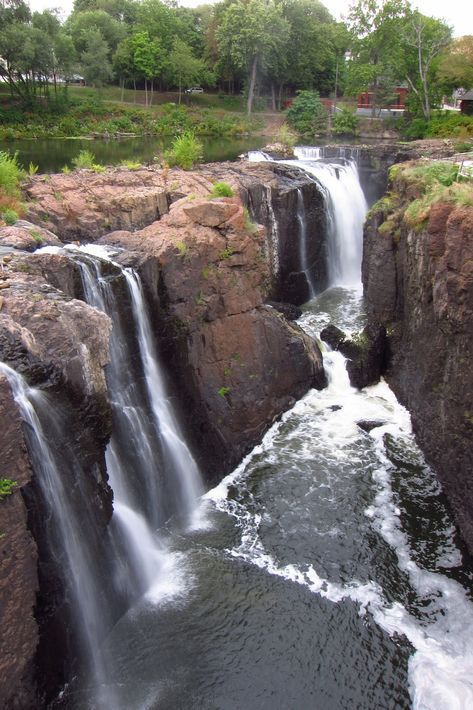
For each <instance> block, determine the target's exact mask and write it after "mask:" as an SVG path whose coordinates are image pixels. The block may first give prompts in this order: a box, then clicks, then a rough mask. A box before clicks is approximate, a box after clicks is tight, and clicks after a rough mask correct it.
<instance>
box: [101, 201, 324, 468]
mask: <svg viewBox="0 0 473 710" xmlns="http://www.w3.org/2000/svg"><path fill="white" fill-rule="evenodd" d="M193 202H195V201H194V200H192V201H191V202H190V203H189V201H188V200H179V201H178V202H176V203H174V204H173V205H172V206H171V208H170V213H169V215H166V216H164V217H163V218H162V219H161V220H159V221H158V222H155V223H153V224H152V225H149V226H148V227H146V228H144V229H143V230H139V231H137V232H133V233H131V232H130V233H125V232H120V233H114V234H112V235H107V236H106V237H103V239H102V240H100V241H101V242H104V243H109V244H114V245H116V246H120V247H122V248H125V249H126V254H128V255H129V258H130V259H133V260H134V261H135V263H139V264H140V265H139V266H138V270H139V271H140V274H141V276H142V278H143V281H144V283H145V286H146V290H147V293H148V294H149V296H150V299H151V303H153V304H154V307H153V309H152V317H153V320H154V323H155V327H156V330H157V332H158V333H159V342H160V346H161V351H162V355H163V357H164V359H165V360H166V361H167V363H168V369H169V372H170V377H171V379H172V380H173V383H174V386H175V388H176V390H177V392H178V393H179V399H180V401H181V402H185V407H183V416H184V418H185V420H186V421H187V426H188V430H189V431H190V433H191V436H192V438H193V440H194V442H195V451H196V452H200V463H201V465H202V467H203V469H204V470H205V471H206V473H207V478H208V480H212V481H215V480H218V479H219V478H221V476H222V475H223V474H224V473H225V472H227V471H229V470H230V469H231V468H233V466H234V465H235V464H236V463H237V462H238V461H239V460H240V459H241V457H242V456H243V455H244V454H245V453H246V452H247V451H248V450H249V449H250V448H251V447H252V446H253V445H254V444H255V443H256V442H257V441H258V440H259V439H260V437H261V435H262V434H263V433H264V431H265V430H266V429H267V428H268V426H270V424H271V423H272V422H273V421H274V419H275V418H276V417H278V416H279V415H280V414H281V413H282V412H283V411H284V410H285V409H287V408H288V407H290V406H292V404H293V403H294V401H295V400H296V399H297V398H298V397H300V396H301V395H302V394H303V393H304V392H306V391H307V389H308V388H309V387H312V386H318V387H322V386H324V385H325V374H324V370H323V367H322V358H321V354H320V351H319V350H318V347H317V345H316V344H315V343H313V342H312V340H311V339H310V338H308V337H307V336H306V335H305V334H304V333H303V332H302V331H301V329H300V328H298V326H296V325H295V324H291V323H289V322H288V321H287V319H286V318H285V317H283V316H282V315H281V314H280V313H278V312H277V311H276V310H275V309H274V308H271V307H269V306H265V305H264V300H265V295H266V289H267V279H268V276H269V265H268V262H267V260H266V258H265V251H264V249H265V242H266V232H265V230H264V228H262V227H259V226H255V225H251V226H250V231H248V227H247V221H246V220H245V219H244V214H243V205H242V204H241V201H240V200H238V199H237V198H233V199H232V200H228V201H224V202H220V201H217V202H215V203H214V202H213V201H212V202H211V203H208V201H207V204H210V205H211V209H212V210H213V209H214V208H215V205H218V210H219V212H218V220H217V219H213V218H211V219H207V218H206V217H204V219H202V214H203V212H202V209H204V211H206V210H207V205H204V203H203V202H199V203H198V204H197V207H198V208H199V209H198V210H196V211H194V209H193V207H194V205H193V204H192V203H193ZM189 204H190V205H191V207H192V208H191V209H189ZM222 205H224V206H225V208H224V211H221V206H222ZM228 207H231V209H228ZM215 214H217V213H215ZM224 216H226V217H227V219H226V220H224V221H223V222H222V221H221V220H222V219H223V217H224ZM194 217H195V219H196V220H197V221H192V220H193V218H194ZM203 221H211V222H215V221H218V222H219V224H218V226H217V227H210V226H207V225H204V224H202V222H203ZM136 254H140V255H141V258H140V259H138V260H137V259H136V256H134V255H136ZM150 262H154V263H156V264H157V265H158V270H159V275H158V277H157V276H156V273H155V272H153V270H152V269H151V268H150V267H149V263H150ZM146 264H148V266H146ZM156 280H157V281H158V286H157V285H156Z"/></svg>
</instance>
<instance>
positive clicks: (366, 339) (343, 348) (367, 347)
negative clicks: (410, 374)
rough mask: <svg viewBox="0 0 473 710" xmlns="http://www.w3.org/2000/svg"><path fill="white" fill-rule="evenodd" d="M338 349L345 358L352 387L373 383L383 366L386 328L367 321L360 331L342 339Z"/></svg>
mask: <svg viewBox="0 0 473 710" xmlns="http://www.w3.org/2000/svg"><path fill="white" fill-rule="evenodd" d="M338 350H339V351H340V352H341V353H342V355H344V356H345V357H346V358H347V363H346V368H347V372H348V376H349V378H350V383H351V385H352V386H353V387H357V388H358V389H363V387H367V386H368V385H374V384H376V383H377V382H379V378H380V377H381V375H382V373H383V370H384V366H385V351H386V328H385V327H384V326H382V325H380V324H379V323H369V324H368V325H367V326H366V327H365V328H363V330H362V331H361V333H359V334H356V335H353V336H351V337H350V338H346V339H345V340H342V341H341V342H340V343H339V345H338Z"/></svg>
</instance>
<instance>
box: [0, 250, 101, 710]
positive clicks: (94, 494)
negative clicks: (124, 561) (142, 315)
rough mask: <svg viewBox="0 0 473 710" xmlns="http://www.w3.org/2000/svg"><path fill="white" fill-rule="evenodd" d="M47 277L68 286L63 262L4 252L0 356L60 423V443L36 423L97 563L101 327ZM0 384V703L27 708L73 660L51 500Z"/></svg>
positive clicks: (62, 564) (52, 685)
mask: <svg viewBox="0 0 473 710" xmlns="http://www.w3.org/2000/svg"><path fill="white" fill-rule="evenodd" d="M48 271H51V272H55V273H56V274H57V277H58V279H59V281H63V282H64V285H65V284H67V283H71V284H72V283H73V281H74V274H73V269H71V266H70V262H69V260H68V259H66V258H64V257H59V256H53V255H43V256H35V255H31V256H28V255H13V254H9V255H6V256H3V258H2V259H1V274H0V287H1V290H0V294H1V296H0V360H1V361H3V362H5V363H6V364H8V365H9V366H10V367H12V368H13V369H14V370H16V371H17V372H18V373H20V374H22V375H23V376H24V378H25V379H26V380H27V382H28V383H29V384H30V385H32V386H35V387H39V388H41V390H42V391H44V392H45V393H46V395H47V398H48V400H47V401H48V403H49V406H50V407H51V411H52V412H53V413H54V416H55V417H59V418H60V420H61V425H62V426H61V434H60V437H58V435H57V431H56V430H54V431H53V430H51V431H50V430H49V429H48V424H47V422H46V420H45V421H44V422H43V426H44V427H45V432H46V435H47V436H49V437H50V438H51V440H52V442H53V443H54V445H55V446H57V447H58V449H59V450H62V451H63V452H64V457H65V458H64V466H63V474H64V485H65V487H66V488H67V489H68V490H70V491H71V493H72V501H73V502H72V506H73V508H75V510H76V513H77V514H78V515H80V516H81V519H82V520H84V524H85V525H86V526H87V527H88V528H90V536H91V542H90V544H91V548H93V550H94V555H95V556H96V558H97V559H98V560H100V559H102V560H104V559H105V558H106V554H105V551H104V549H103V542H102V538H103V533H104V531H105V529H106V526H107V523H108V520H109V518H110V515H111V492H110V489H109V488H108V485H107V483H106V473H105V462H104V450H105V444H106V441H107V438H108V435H109V430H110V411H109V405H108V399H107V393H106V384H105V378H104V372H103V367H104V365H105V364H106V362H107V358H108V334H109V329H110V325H109V321H108V318H107V317H106V316H104V315H102V314H100V313H98V312H96V311H95V310H94V309H91V308H89V307H88V306H87V305H86V304H84V303H82V302H81V301H76V300H73V299H71V298H69V297H67V296H65V294H64V293H63V292H62V291H59V290H57V289H56V288H54V287H53V286H52V285H51V284H50V283H48V281H47V279H46V277H45V273H46V272H48ZM0 387H1V394H2V397H1V403H2V404H1V411H0V417H1V427H0V445H1V448H2V461H1V472H0V477H1V478H8V479H11V480H14V481H16V483H17V486H15V488H14V492H13V494H12V495H10V496H8V497H7V498H5V499H4V500H3V501H0V531H1V534H2V537H1V539H0V546H1V550H2V556H1V563H0V564H1V565H2V575H1V581H0V597H1V600H2V603H1V605H0V608H1V614H2V619H1V625H2V645H3V644H5V647H3V646H2V653H1V662H0V664H1V665H0V669H1V672H0V704H1V705H2V707H3V706H4V705H5V706H6V707H13V708H16V707H18V708H22V709H23V708H30V707H31V708H33V707H35V708H36V707H38V705H39V700H38V698H39V697H41V696H43V695H45V696H46V697H47V696H48V693H49V692H54V691H56V690H57V688H58V687H59V686H60V684H61V683H63V682H64V680H65V679H66V678H67V675H68V673H69V668H68V663H69V662H70V659H71V658H72V657H73V655H74V649H73V648H71V647H70V643H71V639H70V635H69V630H70V629H69V627H70V617H69V614H70V609H69V608H68V606H67V604H66V603H65V596H66V590H65V586H64V583H65V578H64V569H66V568H67V567H66V564H67V563H66V561H65V560H64V558H63V557H62V556H61V554H60V553H58V548H56V547H55V541H54V535H55V533H54V531H53V530H52V529H51V528H50V526H49V522H48V521H50V520H51V511H50V507H49V503H50V501H49V500H47V499H46V498H45V494H44V489H43V488H42V485H41V482H40V481H39V480H38V478H37V477H36V475H33V473H32V470H31V467H30V460H31V457H30V453H31V452H28V450H27V445H28V442H27V441H26V438H24V437H25V434H24V432H25V431H26V432H27V430H24V429H23V428H22V426H21V423H20V414H19V410H18V408H17V405H16V403H15V402H14V401H13V399H12V395H11V390H10V386H9V385H8V383H7V381H6V380H5V379H4V378H2V379H1V383H0ZM72 457H74V458H75V459H77V460H80V461H81V466H80V467H74V466H72V465H71V460H72ZM85 501H86V502H85ZM86 521H87V522H86ZM33 539H34V542H33ZM51 649H54V652H53V651H52V650H51Z"/></svg>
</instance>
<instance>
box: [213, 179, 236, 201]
mask: <svg viewBox="0 0 473 710" xmlns="http://www.w3.org/2000/svg"><path fill="white" fill-rule="evenodd" d="M234 194H235V193H234V191H233V188H232V187H231V185H229V184H228V182H216V183H214V185H213V187H212V190H211V191H210V197H212V198H214V197H233V195H234Z"/></svg>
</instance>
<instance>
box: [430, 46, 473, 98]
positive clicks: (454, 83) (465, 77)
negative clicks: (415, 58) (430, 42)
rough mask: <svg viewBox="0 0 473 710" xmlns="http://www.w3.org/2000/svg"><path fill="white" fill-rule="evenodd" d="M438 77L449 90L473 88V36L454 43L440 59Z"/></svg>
mask: <svg viewBox="0 0 473 710" xmlns="http://www.w3.org/2000/svg"><path fill="white" fill-rule="evenodd" d="M438 76H439V79H440V80H441V81H442V83H443V85H444V86H445V87H446V88H448V90H453V89H458V88H459V87H463V88H464V89H470V88H472V87H473V35H465V36H463V37H459V38H458V39H456V40H454V41H453V42H452V44H451V45H450V46H449V47H448V48H447V51H446V52H445V53H444V54H443V55H442V57H440V60H439V67H438Z"/></svg>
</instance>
